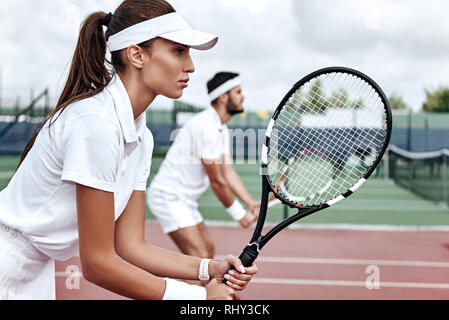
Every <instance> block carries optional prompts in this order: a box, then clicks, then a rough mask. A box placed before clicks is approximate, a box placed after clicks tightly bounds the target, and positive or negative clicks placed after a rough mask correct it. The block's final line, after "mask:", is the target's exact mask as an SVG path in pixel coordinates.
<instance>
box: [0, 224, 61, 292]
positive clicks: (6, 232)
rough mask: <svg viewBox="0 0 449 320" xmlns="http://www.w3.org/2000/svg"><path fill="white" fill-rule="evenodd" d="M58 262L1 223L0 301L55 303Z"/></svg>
mask: <svg viewBox="0 0 449 320" xmlns="http://www.w3.org/2000/svg"><path fill="white" fill-rule="evenodd" d="M55 290H56V289H55V262H54V260H53V259H51V258H49V257H48V256H46V255H44V254H43V253H42V252H40V251H39V250H37V249H36V248H35V247H34V246H33V245H32V244H31V243H30V242H29V241H28V240H27V239H25V237H24V236H23V235H22V234H21V233H20V232H18V231H17V230H14V229H11V228H10V227H8V226H6V225H4V224H1V223H0V300H55V298H56V293H55Z"/></svg>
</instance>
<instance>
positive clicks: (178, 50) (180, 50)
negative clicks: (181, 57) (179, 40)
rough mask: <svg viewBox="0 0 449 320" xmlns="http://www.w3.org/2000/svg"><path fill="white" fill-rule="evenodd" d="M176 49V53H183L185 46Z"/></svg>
mask: <svg viewBox="0 0 449 320" xmlns="http://www.w3.org/2000/svg"><path fill="white" fill-rule="evenodd" d="M175 51H176V53H178V54H183V53H184V51H185V48H177V49H176V50H175Z"/></svg>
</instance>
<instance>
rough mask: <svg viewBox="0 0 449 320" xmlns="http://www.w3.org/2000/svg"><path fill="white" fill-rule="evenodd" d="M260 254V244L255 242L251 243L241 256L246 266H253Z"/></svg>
mask: <svg viewBox="0 0 449 320" xmlns="http://www.w3.org/2000/svg"><path fill="white" fill-rule="evenodd" d="M258 255H259V250H258V246H257V245H256V244H255V243H252V244H249V245H247V246H246V247H245V249H243V251H242V253H241V254H240V256H239V259H240V261H242V264H243V266H244V267H251V266H252V265H253V263H254V261H255V260H256V258H257V256H258Z"/></svg>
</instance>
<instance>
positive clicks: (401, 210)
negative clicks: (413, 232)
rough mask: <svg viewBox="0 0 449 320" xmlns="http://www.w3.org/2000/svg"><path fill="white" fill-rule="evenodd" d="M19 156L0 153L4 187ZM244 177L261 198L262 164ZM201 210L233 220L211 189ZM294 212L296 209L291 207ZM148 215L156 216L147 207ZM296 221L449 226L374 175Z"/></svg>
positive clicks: (432, 206)
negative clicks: (332, 204)
mask: <svg viewBox="0 0 449 320" xmlns="http://www.w3.org/2000/svg"><path fill="white" fill-rule="evenodd" d="M162 160H163V159H162V158H161V157H154V158H153V163H152V170H151V171H152V172H151V175H150V179H149V181H151V179H152V177H153V176H154V175H155V174H156V172H157V170H158V168H159V166H160V164H161V162H162ZM18 161H19V157H11V156H4V157H0V184H1V187H2V188H3V187H4V186H5V185H6V183H7V181H8V180H9V177H10V176H11V174H12V172H13V171H14V169H15V167H16V165H17V163H18ZM234 167H235V168H236V170H237V172H238V173H239V175H240V177H241V179H242V181H243V182H244V184H245V185H246V187H247V188H248V190H249V192H250V193H251V194H252V195H253V197H254V198H255V199H256V200H259V198H260V190H261V184H262V183H261V181H262V178H261V176H260V166H259V165H258V164H256V163H254V164H239V163H236V164H234ZM199 210H200V212H201V213H202V214H203V216H204V217H205V218H206V220H218V221H231V218H230V217H229V216H228V215H227V214H226V212H225V210H224V208H223V207H222V205H221V204H220V202H219V201H218V200H217V198H216V197H215V195H214V194H213V192H212V191H211V189H208V190H207V191H206V192H205V193H204V194H203V196H202V197H201V198H200V199H199ZM288 211H289V214H294V213H295V210H294V209H290V210H288ZM283 216H284V208H283V206H281V205H278V206H275V207H273V208H272V209H271V210H270V212H269V215H268V218H267V219H268V221H271V222H276V221H280V220H281V219H282V218H283ZM147 217H148V218H149V219H154V218H153V217H152V215H151V213H150V211H149V209H148V208H147ZM297 224H356V225H358V224H363V225H392V226H422V227H426V226H449V209H448V208H446V207H444V206H443V205H441V204H438V203H434V202H431V201H427V200H424V199H422V198H420V197H418V196H416V195H414V194H413V193H411V192H410V191H408V190H406V189H402V188H400V187H398V186H396V185H395V184H394V182H393V181H391V180H387V179H381V178H371V179H369V180H368V181H367V182H366V183H365V185H363V186H362V187H361V188H360V189H359V190H358V191H357V192H356V193H355V194H354V195H352V196H351V197H350V198H348V199H347V200H345V201H343V202H341V203H339V204H337V205H336V206H335V207H332V208H329V209H326V210H323V211H320V212H317V213H315V214H313V215H311V216H309V217H306V218H304V219H302V220H301V221H299V222H297Z"/></svg>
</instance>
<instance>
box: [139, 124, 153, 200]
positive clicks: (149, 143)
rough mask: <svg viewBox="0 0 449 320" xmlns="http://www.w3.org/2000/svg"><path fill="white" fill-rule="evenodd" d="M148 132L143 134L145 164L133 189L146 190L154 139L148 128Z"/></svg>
mask: <svg viewBox="0 0 449 320" xmlns="http://www.w3.org/2000/svg"><path fill="white" fill-rule="evenodd" d="M148 132H149V134H147V135H146V136H145V139H146V140H145V147H144V153H145V154H144V157H145V164H144V166H143V168H144V169H143V170H142V174H141V175H140V177H139V178H138V180H137V182H136V186H135V187H134V190H136V191H146V189H147V181H148V178H149V176H150V172H151V160H152V157H153V148H154V140H153V135H152V134H151V132H150V131H149V130H148Z"/></svg>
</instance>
